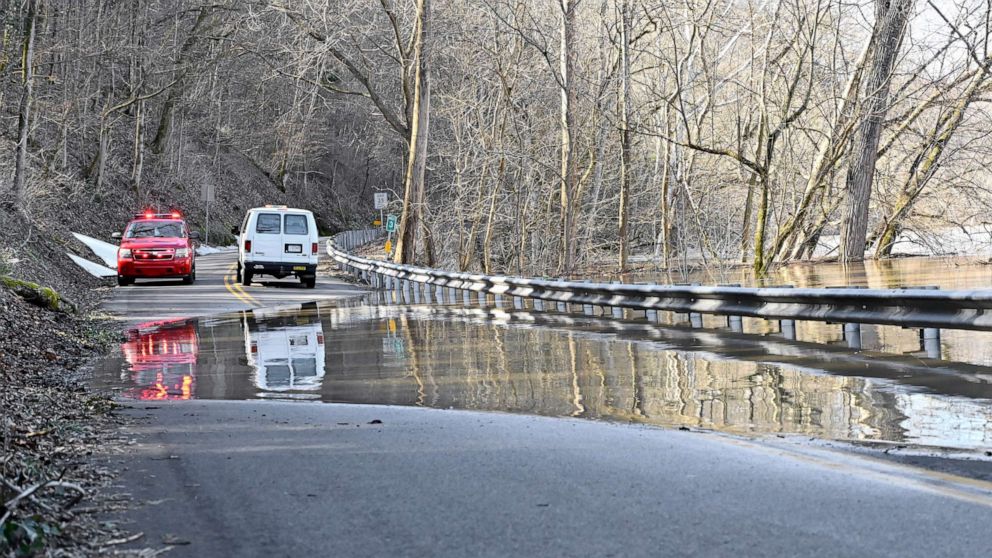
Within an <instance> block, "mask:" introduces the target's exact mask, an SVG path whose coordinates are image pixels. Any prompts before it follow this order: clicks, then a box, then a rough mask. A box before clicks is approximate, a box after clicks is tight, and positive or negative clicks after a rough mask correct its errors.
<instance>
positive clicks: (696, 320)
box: [689, 283, 703, 328]
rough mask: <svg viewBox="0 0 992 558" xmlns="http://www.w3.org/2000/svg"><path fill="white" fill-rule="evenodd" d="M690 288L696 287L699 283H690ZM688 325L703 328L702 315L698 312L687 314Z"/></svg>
mask: <svg viewBox="0 0 992 558" xmlns="http://www.w3.org/2000/svg"><path fill="white" fill-rule="evenodd" d="M689 286H690V287H698V286H699V283H692V284H690V285H689ZM689 325H691V326H692V327H700V328H701V327H703V315H702V314H700V313H698V312H689Z"/></svg>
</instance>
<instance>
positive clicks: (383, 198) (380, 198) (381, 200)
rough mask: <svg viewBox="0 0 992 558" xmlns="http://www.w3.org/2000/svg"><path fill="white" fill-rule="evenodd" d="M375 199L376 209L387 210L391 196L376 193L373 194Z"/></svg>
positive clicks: (384, 193)
mask: <svg viewBox="0 0 992 558" xmlns="http://www.w3.org/2000/svg"><path fill="white" fill-rule="evenodd" d="M373 199H374V200H375V208H376V209H386V206H387V205H389V194H387V193H386V192H376V193H375V194H373Z"/></svg>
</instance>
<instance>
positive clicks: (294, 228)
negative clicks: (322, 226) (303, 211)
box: [286, 215, 308, 234]
mask: <svg viewBox="0 0 992 558" xmlns="http://www.w3.org/2000/svg"><path fill="white" fill-rule="evenodd" d="M307 232H308V231H307V216H306V215H287V216H286V234H307Z"/></svg>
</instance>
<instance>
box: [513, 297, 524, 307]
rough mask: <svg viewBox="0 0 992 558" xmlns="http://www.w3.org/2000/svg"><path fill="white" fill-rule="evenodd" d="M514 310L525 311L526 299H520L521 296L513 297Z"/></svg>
mask: <svg viewBox="0 0 992 558" xmlns="http://www.w3.org/2000/svg"><path fill="white" fill-rule="evenodd" d="M513 308H514V309H515V310H523V309H524V299H522V298H520V297H519V296H515V297H513Z"/></svg>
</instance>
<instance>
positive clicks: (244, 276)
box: [241, 269, 251, 287]
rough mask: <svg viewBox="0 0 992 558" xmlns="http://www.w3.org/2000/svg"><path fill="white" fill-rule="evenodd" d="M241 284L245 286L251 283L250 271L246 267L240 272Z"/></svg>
mask: <svg viewBox="0 0 992 558" xmlns="http://www.w3.org/2000/svg"><path fill="white" fill-rule="evenodd" d="M241 284H242V285H244V286H246V287H247V286H248V285H251V272H250V271H248V270H247V269H246V270H244V271H242V272H241Z"/></svg>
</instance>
